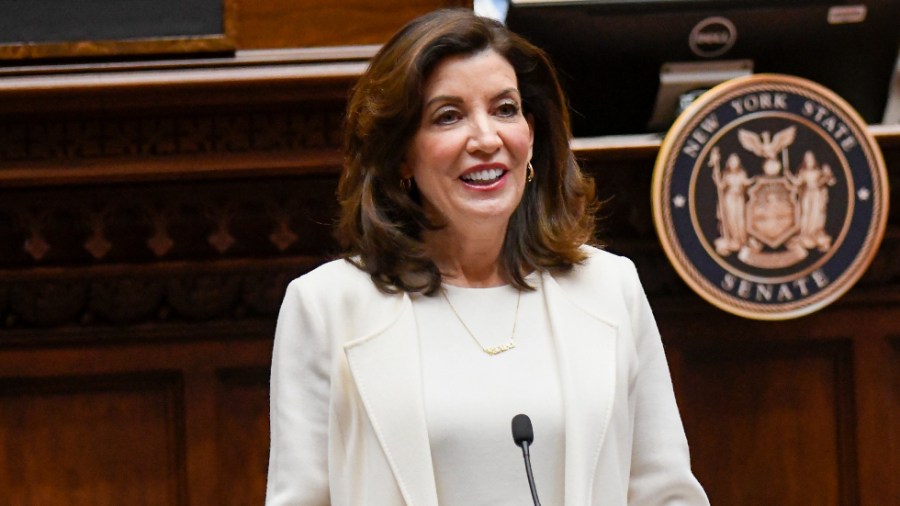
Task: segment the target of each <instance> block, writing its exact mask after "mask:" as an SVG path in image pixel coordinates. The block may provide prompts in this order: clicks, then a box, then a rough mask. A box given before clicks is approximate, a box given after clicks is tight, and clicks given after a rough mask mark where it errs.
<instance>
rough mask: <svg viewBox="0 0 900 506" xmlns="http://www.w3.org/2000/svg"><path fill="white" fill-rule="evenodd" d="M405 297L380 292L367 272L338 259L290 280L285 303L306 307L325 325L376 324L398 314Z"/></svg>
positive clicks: (400, 294)
mask: <svg viewBox="0 0 900 506" xmlns="http://www.w3.org/2000/svg"><path fill="white" fill-rule="evenodd" d="M404 297H405V296H404V295H403V294H402V293H398V294H388V293H384V292H382V291H380V290H379V289H378V288H377V287H376V286H375V283H374V282H372V278H371V277H370V276H369V274H368V273H367V272H364V271H362V270H361V269H359V268H358V267H356V266H355V265H353V264H352V263H351V262H349V261H348V260H345V259H339V260H333V261H330V262H327V263H324V264H322V265H320V266H318V267H316V268H315V269H313V270H311V271H309V272H308V273H306V274H304V275H302V276H300V277H299V278H297V279H294V280H293V281H291V282H290V284H289V285H288V287H287V293H286V294H285V299H284V304H286V305H296V306H302V307H305V308H307V309H309V310H311V311H313V312H314V313H316V314H319V315H321V317H322V318H323V319H324V320H325V321H326V322H333V323H340V322H343V323H347V322H349V321H359V322H365V321H373V322H375V321H380V320H381V319H383V318H384V317H386V316H387V315H389V314H393V313H396V312H397V311H399V308H400V305H401V303H402V301H403V300H404Z"/></svg>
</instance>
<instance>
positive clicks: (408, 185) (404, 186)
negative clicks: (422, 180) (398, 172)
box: [400, 177, 412, 193]
mask: <svg viewBox="0 0 900 506" xmlns="http://www.w3.org/2000/svg"><path fill="white" fill-rule="evenodd" d="M400 189H401V190H403V191H405V192H406V193H409V190H411V189H412V178H411V177H403V178H400Z"/></svg>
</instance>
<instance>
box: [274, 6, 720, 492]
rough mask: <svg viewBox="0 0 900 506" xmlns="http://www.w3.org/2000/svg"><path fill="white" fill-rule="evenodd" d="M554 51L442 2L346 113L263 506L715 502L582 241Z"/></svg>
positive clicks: (663, 370) (625, 312) (626, 309)
mask: <svg viewBox="0 0 900 506" xmlns="http://www.w3.org/2000/svg"><path fill="white" fill-rule="evenodd" d="M564 104H565V101H564V98H563V96H562V93H561V92H560V88H559V85H558V83H557V80H556V77H555V74H554V71H553V69H552V67H551V65H550V63H549V62H548V60H547V58H546V57H545V56H544V54H543V53H542V52H541V51H539V50H538V49H536V48H535V47H533V46H532V45H530V44H528V43H527V42H525V41H524V40H522V39H520V38H519V37H516V36H515V35H513V34H510V33H509V32H508V31H506V29H505V28H504V27H503V26H502V25H500V24H499V23H497V22H494V21H490V20H487V19H484V18H478V17H476V16H474V15H473V14H472V13H471V12H467V11H465V10H447V11H438V12H434V13H431V14H428V15H426V16H424V17H422V18H419V19H417V20H415V21H413V22H411V23H410V24H409V25H407V26H406V27H404V28H403V29H402V30H401V31H400V32H399V33H398V34H397V35H395V36H394V37H393V38H392V39H391V40H390V41H389V42H388V43H387V44H386V45H385V46H384V47H383V48H382V49H381V51H380V52H379V53H378V54H377V55H376V56H375V57H374V59H373V60H372V62H371V64H370V67H369V69H368V70H367V71H366V73H365V74H364V75H363V76H362V78H361V79H360V81H359V83H358V84H357V86H356V88H355V89H354V92H353V95H352V97H351V99H350V102H349V105H348V114H347V125H346V137H345V150H346V155H347V161H346V167H345V171H344V173H343V175H342V179H341V183H340V187H339V192H338V193H339V197H340V199H341V204H342V216H341V222H340V225H339V229H338V235H339V237H340V238H341V239H342V241H343V243H344V245H345V246H346V247H347V249H348V251H349V253H348V256H347V258H346V259H344V260H339V261H335V262H331V263H328V264H325V265H323V266H321V267H319V268H318V269H316V270H314V271H313V272H311V273H309V274H307V275H305V276H302V277H301V278H299V279H297V280H295V281H294V282H292V283H291V285H290V286H289V287H288V291H287V294H286V296H285V300H284V304H283V306H282V311H281V314H280V316H279V320H278V329H277V332H276V338H275V350H274V357H273V366H272V385H271V387H272V398H271V401H272V405H271V410H272V418H271V424H272V447H271V455H270V464H269V481H268V490H267V504H269V505H270V506H275V505H288V504H290V505H326V504H333V505H376V506H391V505H404V504H406V505H416V506H419V505H437V504H441V505H442V506H453V505H461V504H465V505H467V506H471V505H480V504H484V505H492V506H496V505H504V504H509V505H522V504H529V503H530V502H531V496H530V491H529V487H528V485H527V482H526V479H525V472H524V468H523V465H522V456H521V453H519V449H518V448H517V447H516V446H515V445H514V444H513V442H512V440H511V439H512V438H511V436H510V420H511V418H512V417H513V416H514V415H515V414H517V413H527V414H528V415H530V416H531V418H532V419H533V420H534V427H535V441H534V445H533V447H532V451H531V453H532V457H533V460H534V475H535V479H536V481H537V488H538V491H539V494H540V496H541V501H542V502H543V503H544V504H546V505H562V504H566V505H588V504H603V505H604V506H608V505H625V504H630V505H645V504H647V505H649V504H679V505H689V504H690V505H693V504H707V501H706V498H705V495H704V494H703V491H702V489H701V488H700V486H699V485H698V484H697V482H696V480H695V479H694V477H693V476H692V474H691V472H690V465H689V459H688V451H687V443H686V441H685V438H684V432H683V429H682V426H681V422H680V419H679V416H678V412H677V408H676V406H675V400H674V396H673V394H672V385H671V381H670V379H669V373H668V369H667V366H666V362H665V356H664V354H663V350H662V345H661V343H660V339H659V335H658V332H657V330H656V325H655V322H654V320H653V317H652V314H651V312H650V308H649V306H648V304H647V301H646V298H645V297H644V294H643V291H642V290H641V287H640V284H639V281H638V278H637V274H636V272H635V270H634V267H633V266H632V264H631V263H630V262H629V261H627V260H625V259H623V258H620V257H616V256H614V255H611V254H609V253H605V252H602V251H599V250H597V249H594V248H592V247H589V246H584V245H583V243H584V242H585V241H587V240H589V239H590V237H591V236H592V233H593V213H594V211H595V207H596V205H595V199H594V190H593V183H592V182H591V181H590V180H589V179H587V178H586V177H585V176H583V175H582V174H581V172H580V171H579V169H578V167H577V165H576V164H575V161H574V158H573V156H572V153H571V151H570V150H569V147H568V138H567V135H568V127H569V124H568V116H567V113H566V109H565V107H564Z"/></svg>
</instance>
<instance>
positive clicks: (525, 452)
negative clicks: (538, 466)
mask: <svg viewBox="0 0 900 506" xmlns="http://www.w3.org/2000/svg"><path fill="white" fill-rule="evenodd" d="M522 456H523V457H525V474H527V475H528V486H529V487H531V499H532V500H533V501H534V506H541V502H540V501H539V500H538V495H537V487H535V486H534V475H533V474H532V473H531V455H530V454H529V453H528V442H527V441H523V442H522Z"/></svg>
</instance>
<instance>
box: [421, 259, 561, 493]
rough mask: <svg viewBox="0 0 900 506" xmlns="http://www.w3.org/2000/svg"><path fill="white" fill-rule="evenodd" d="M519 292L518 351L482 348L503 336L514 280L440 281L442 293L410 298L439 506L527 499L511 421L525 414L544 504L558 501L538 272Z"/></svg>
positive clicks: (553, 367)
mask: <svg viewBox="0 0 900 506" xmlns="http://www.w3.org/2000/svg"><path fill="white" fill-rule="evenodd" d="M528 281H529V284H531V285H532V286H535V287H536V288H537V290H536V291H534V292H522V295H521V300H520V301H519V310H518V323H517V324H516V335H515V348H513V349H511V350H508V351H506V352H503V353H500V354H498V355H494V356H491V355H488V354H487V353H485V352H484V351H483V350H482V349H481V347H480V346H479V345H478V344H477V343H476V342H475V340H474V339H472V337H471V336H470V335H469V333H468V332H467V331H466V328H465V327H464V326H463V324H462V323H460V319H459V318H458V317H457V316H456V315H455V314H454V313H453V310H452V309H451V307H450V305H449V304H448V302H447V299H448V298H449V300H450V301H451V303H452V304H453V308H455V309H456V312H457V313H459V317H460V318H462V319H463V320H464V321H465V325H466V326H468V328H469V329H470V330H471V332H472V333H473V334H474V335H475V337H476V338H477V339H478V340H479V341H481V343H482V344H483V345H484V346H487V347H491V346H499V345H502V344H504V343H506V342H508V341H509V338H510V335H511V331H512V326H513V318H514V314H515V312H516V298H517V296H518V291H517V290H516V289H515V288H513V287H511V286H501V287H495V288H461V287H456V286H448V285H446V284H445V285H444V290H445V293H446V295H447V298H445V297H444V296H441V295H438V296H434V297H425V296H415V297H413V298H412V301H413V311H414V314H415V318H416V325H417V327H418V333H419V336H420V352H421V358H422V376H423V378H422V380H423V381H422V385H423V396H424V404H425V415H426V422H427V428H428V438H429V441H430V443H431V455H432V460H433V465H434V475H435V481H436V485H437V493H438V501H439V503H440V504H441V506H457V505H459V506H463V505H465V506H478V505H485V506H487V505H490V506H502V505H510V506H513V505H515V506H522V505H523V504H531V492H530V489H529V487H528V480H527V478H526V473H525V464H524V460H523V458H522V450H521V448H519V447H518V446H516V445H515V443H514V442H513V439H512V430H511V421H512V418H513V417H514V416H515V415H517V414H519V413H525V414H527V415H528V416H529V417H530V418H531V420H532V424H533V426H534V434H535V436H534V443H533V445H532V446H531V449H530V452H531V458H532V468H533V471H534V479H535V484H536V488H537V491H538V496H539V497H540V500H541V502H542V503H543V504H563V501H564V473H565V469H564V462H565V458H564V457H565V439H564V433H565V428H564V419H563V403H562V391H561V385H560V380H559V371H558V370H557V360H556V356H555V349H554V345H553V339H552V336H551V334H550V326H549V321H548V318H547V311H546V305H545V303H544V298H543V292H542V291H541V287H540V284H541V278H540V276H537V275H532V276H529V278H528Z"/></svg>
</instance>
